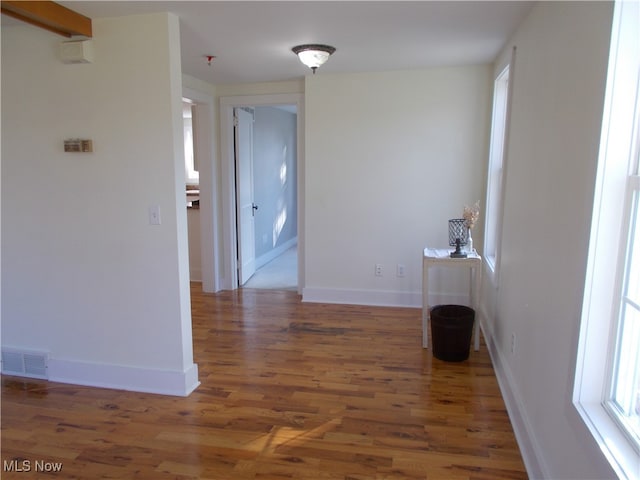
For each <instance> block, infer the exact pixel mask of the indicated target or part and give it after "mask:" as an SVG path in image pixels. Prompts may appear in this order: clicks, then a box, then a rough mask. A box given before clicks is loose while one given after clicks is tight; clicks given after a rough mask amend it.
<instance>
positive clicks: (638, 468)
mask: <svg viewBox="0 0 640 480" xmlns="http://www.w3.org/2000/svg"><path fill="white" fill-rule="evenodd" d="M575 408H576V410H577V411H578V414H579V415H580V417H581V418H582V420H583V421H584V422H585V424H586V425H587V428H589V430H590V431H591V434H592V435H593V438H594V439H595V440H596V442H597V443H598V446H599V447H600V450H602V452H603V453H604V455H605V457H606V459H607V461H608V462H609V464H610V465H611V467H612V468H613V469H614V470H615V472H616V474H617V475H618V477H619V478H626V479H629V480H639V479H640V454H639V453H638V451H637V450H636V449H635V448H634V446H633V444H632V443H631V442H630V440H629V439H628V438H627V437H626V435H625V434H624V433H623V432H622V431H621V430H620V427H619V426H618V424H617V423H616V422H615V421H614V420H613V419H612V418H611V416H610V415H609V414H608V413H607V411H606V409H605V408H604V406H602V405H601V404H600V403H596V402H576V403H575Z"/></svg>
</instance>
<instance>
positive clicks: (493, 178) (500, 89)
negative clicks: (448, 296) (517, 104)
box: [483, 47, 516, 287]
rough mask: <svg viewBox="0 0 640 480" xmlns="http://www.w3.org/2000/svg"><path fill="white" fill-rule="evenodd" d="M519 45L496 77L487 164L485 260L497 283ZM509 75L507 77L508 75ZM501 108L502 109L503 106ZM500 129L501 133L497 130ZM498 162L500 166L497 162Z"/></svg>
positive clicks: (490, 274)
mask: <svg viewBox="0 0 640 480" xmlns="http://www.w3.org/2000/svg"><path fill="white" fill-rule="evenodd" d="M515 53H516V47H513V49H512V52H511V57H510V59H509V62H507V63H506V65H504V66H502V68H500V72H499V73H498V75H496V77H495V79H494V84H493V85H494V87H493V108H492V114H491V136H490V144H489V159H488V165H487V195H486V200H485V210H486V212H487V213H486V215H485V228H484V252H483V253H484V255H483V257H484V261H485V265H486V267H487V268H486V270H487V273H488V276H489V278H490V279H491V280H492V282H493V284H494V286H495V287H497V286H498V272H499V270H500V246H501V242H502V218H503V213H504V197H505V185H506V169H507V146H508V139H509V125H510V123H511V122H510V117H511V99H512V96H513V69H514V64H515ZM505 77H506V78H505ZM500 107H501V108H500ZM498 129H500V132H498ZM496 163H499V165H496Z"/></svg>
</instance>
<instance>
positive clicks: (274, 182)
mask: <svg viewBox="0 0 640 480" xmlns="http://www.w3.org/2000/svg"><path fill="white" fill-rule="evenodd" d="M297 150H298V149H297V108H296V105H294V104H291V105H264V106H251V107H248V106H243V107H234V153H235V187H236V238H237V244H236V249H237V267H238V286H239V287H247V288H265V289H287V290H297V287H298V275H297V272H298V268H297V260H298V256H297V243H298V237H297V234H298V226H297V220H298V214H297V210H298V205H297V197H298V195H297V173H296V172H297Z"/></svg>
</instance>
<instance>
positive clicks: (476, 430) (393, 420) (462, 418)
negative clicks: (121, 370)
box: [1, 284, 527, 480]
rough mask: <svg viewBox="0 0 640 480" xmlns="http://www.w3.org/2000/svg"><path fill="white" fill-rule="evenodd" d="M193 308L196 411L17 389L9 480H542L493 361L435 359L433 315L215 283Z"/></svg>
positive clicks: (60, 388)
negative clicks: (522, 445)
mask: <svg viewBox="0 0 640 480" xmlns="http://www.w3.org/2000/svg"><path fill="white" fill-rule="evenodd" d="M192 309H193V337H194V356H195V361H196V362H197V363H198V366H199V371H200V380H201V382H202V385H201V386H200V387H199V388H198V389H197V390H196V391H195V392H194V393H193V394H192V395H191V396H189V397H188V398H179V397H165V396H161V395H148V394H140V393H132V392H124V391H116V390H105V389H96V388H89V387H79V386H74V385H64V384H56V383H51V382H42V381H33V380H28V379H20V378H16V377H3V379H2V407H1V408H2V412H1V413H2V444H1V454H2V470H3V472H2V474H1V476H2V478H3V479H12V478H16V479H27V478H46V479H50V478H65V479H94V478H108V479H165V478H166V479H215V480H226V479H274V480H275V479H312V480H324V479H341V480H365V479H387V480H392V479H395V480H399V479H447V480H448V479H451V480H484V479H487V480H488V479H491V480H496V479H525V478H527V474H526V472H525V469H524V466H523V463H522V459H521V456H520V453H519V450H518V446H517V444H516V442H515V439H514V435H513V431H512V428H511V424H510V422H509V418H508V416H507V413H506V410H505V406H504V403H503V400H502V398H501V396H500V391H499V389H498V384H497V381H496V378H495V375H494V372H493V368H492V366H491V362H490V360H489V356H488V353H487V349H486V346H485V345H484V343H482V344H481V349H480V351H479V352H475V351H473V350H472V351H471V355H470V358H469V360H468V361H466V362H462V363H446V362H442V361H439V360H437V359H434V358H433V357H432V354H431V350H423V349H422V348H421V346H420V345H421V330H420V311H419V310H416V309H403V308H380V307H364V306H347V305H324V304H308V303H304V304H303V303H301V302H300V300H299V296H298V295H297V294H296V293H295V292H290V291H280V292H278V291H268V290H248V289H244V290H238V291H234V292H222V293H218V294H203V293H202V292H201V291H200V285H199V284H193V285H192ZM12 462H13V463H12ZM36 462H51V463H50V464H47V463H40V464H38V465H37V464H36ZM56 464H60V466H61V468H62V471H61V472H58V473H56V472H55V471H49V472H36V471H35V470H36V466H39V467H41V468H45V467H46V465H49V467H50V468H55V465H56ZM16 466H17V467H18V468H23V467H28V468H29V471H22V472H20V471H16ZM9 470H13V471H9ZM23 470H24V468H23Z"/></svg>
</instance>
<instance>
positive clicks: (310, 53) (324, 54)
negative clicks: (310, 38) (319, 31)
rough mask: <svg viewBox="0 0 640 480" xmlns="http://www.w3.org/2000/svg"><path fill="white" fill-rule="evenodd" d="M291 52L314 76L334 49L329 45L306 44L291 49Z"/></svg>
mask: <svg viewBox="0 0 640 480" xmlns="http://www.w3.org/2000/svg"><path fill="white" fill-rule="evenodd" d="M291 51H292V52H293V53H295V54H296V55H297V56H298V58H299V59H300V61H301V62H302V63H304V64H305V65H306V66H307V67H309V68H310V69H311V70H312V71H313V73H314V74H315V73H316V70H317V69H318V67H319V66H320V65H322V64H323V63H324V62H326V61H327V60H329V57H330V56H331V54H332V53H333V52H335V51H336V49H335V48H334V47H330V46H329V45H317V44H308V45H298V46H297V47H293V48H292V49H291Z"/></svg>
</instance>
